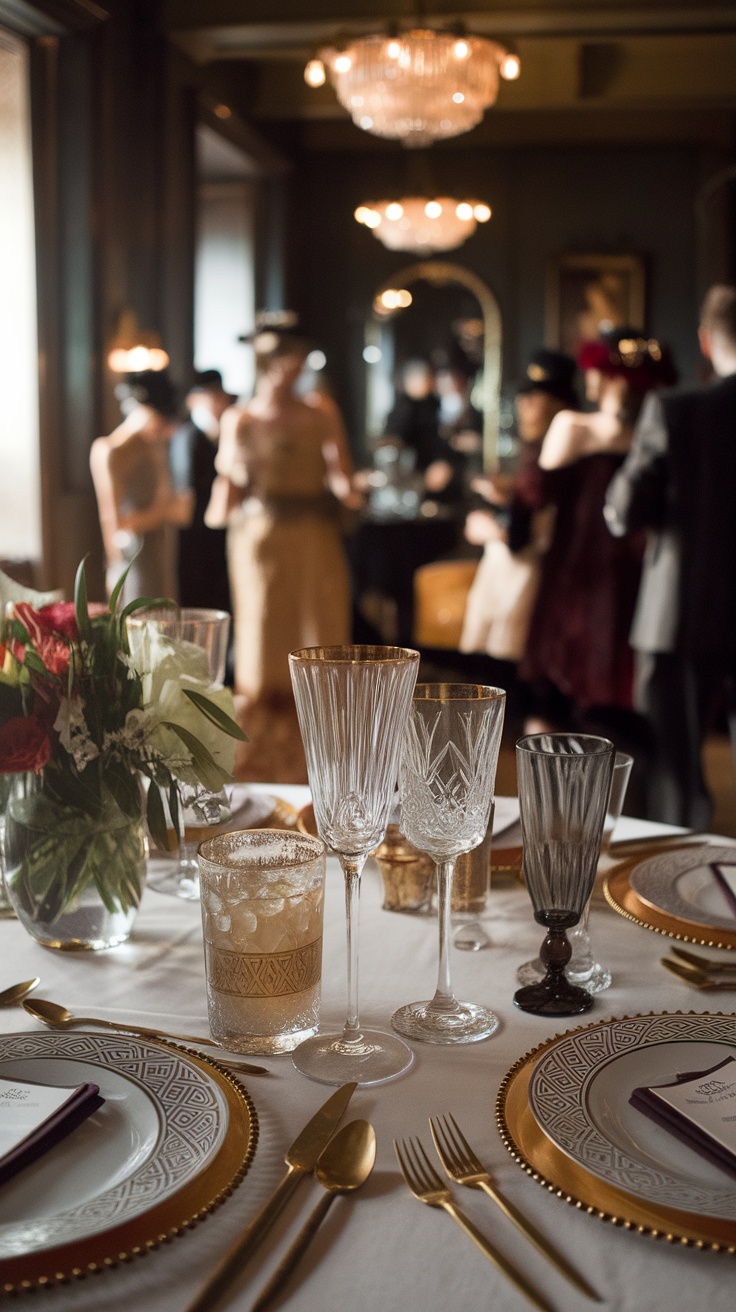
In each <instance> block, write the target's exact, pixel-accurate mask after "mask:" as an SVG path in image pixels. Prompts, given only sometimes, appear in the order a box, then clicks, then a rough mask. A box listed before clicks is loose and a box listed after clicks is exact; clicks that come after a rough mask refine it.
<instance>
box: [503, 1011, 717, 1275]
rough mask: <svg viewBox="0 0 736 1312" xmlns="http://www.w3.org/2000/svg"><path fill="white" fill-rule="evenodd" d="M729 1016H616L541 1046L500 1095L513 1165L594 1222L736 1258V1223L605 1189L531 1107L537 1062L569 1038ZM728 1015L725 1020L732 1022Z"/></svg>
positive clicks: (510, 1074) (513, 1070)
mask: <svg viewBox="0 0 736 1312" xmlns="http://www.w3.org/2000/svg"><path fill="white" fill-rule="evenodd" d="M724 1014H725V1013H723V1012H705V1013H704V1012H698V1011H675V1012H654V1011H650V1012H646V1013H638V1014H636V1015H634V1016H611V1017H607V1018H606V1019H605V1020H601V1021H596V1022H594V1023H593V1024H592V1025H578V1026H577V1027H576V1028H575V1029H572V1030H567V1031H565V1033H563V1034H556V1035H555V1036H554V1038H552V1039H547V1040H546V1041H545V1042H544V1043H540V1044H538V1046H537V1047H536V1048H532V1049H531V1051H529V1052H527V1053H526V1054H525V1055H524V1056H523V1057H520V1058H519V1060H518V1061H517V1062H515V1064H514V1065H513V1066H512V1067H511V1070H510V1071H509V1072H508V1074H507V1075H506V1076H505V1077H504V1080H503V1082H502V1084H501V1087H500V1089H499V1091H498V1097H497V1099H496V1124H497V1126H498V1131H499V1134H500V1135H501V1139H502V1140H503V1143H504V1146H505V1147H506V1148H507V1149H508V1151H509V1153H510V1154H511V1156H512V1157H513V1159H514V1161H515V1162H516V1163H517V1164H518V1165H519V1166H520V1167H521V1168H522V1170H523V1171H525V1172H526V1174H527V1175H530V1176H531V1178H532V1179H533V1180H535V1181H536V1182H537V1184H540V1185H541V1186H542V1188H544V1189H547V1190H548V1191H549V1192H550V1193H554V1194H556V1195H557V1197H558V1198H562V1199H564V1201H565V1202H566V1203H569V1204H570V1206H571V1207H577V1208H578V1209H579V1210H581V1211H585V1212H587V1214H588V1215H589V1216H595V1217H597V1218H598V1220H600V1221H607V1222H609V1223H610V1224H612V1225H616V1226H619V1227H621V1228H622V1229H624V1230H635V1231H636V1232H637V1233H638V1234H641V1235H647V1236H648V1237H649V1238H651V1239H662V1240H664V1241H665V1242H666V1243H668V1244H681V1245H682V1246H683V1247H687V1248H698V1249H703V1250H706V1249H707V1250H709V1251H713V1252H724V1253H736V1221H720V1220H718V1219H717V1218H715V1217H703V1216H698V1215H697V1214H695V1213H691V1212H677V1211H675V1210H674V1209H672V1208H667V1207H657V1206H655V1205H654V1204H652V1203H649V1202H647V1201H646V1200H645V1199H640V1198H636V1197H635V1196H634V1195H632V1194H627V1193H625V1192H624V1191H623V1190H622V1189H616V1188H614V1186H613V1185H609V1184H606V1183H605V1181H603V1180H600V1179H599V1178H598V1176H595V1175H592V1174H591V1172H590V1171H587V1170H586V1169H585V1168H584V1167H583V1166H580V1165H579V1164H578V1163H577V1162H574V1161H573V1160H572V1158H570V1157H568V1156H567V1155H566V1154H565V1153H563V1152H562V1150H561V1149H560V1148H558V1147H557V1146H556V1144H554V1143H553V1142H552V1140H551V1139H550V1138H549V1137H548V1136H547V1135H546V1134H545V1133H544V1131H543V1130H542V1129H541V1127H540V1126H539V1125H538V1124H537V1121H536V1120H535V1118H534V1114H533V1112H532V1110H531V1107H530V1106H529V1082H530V1080H531V1076H532V1071H533V1070H534V1067H535V1065H536V1062H537V1060H538V1059H539V1057H541V1056H542V1055H543V1054H544V1053H546V1052H549V1050H550V1048H553V1047H554V1046H555V1044H557V1043H559V1042H560V1041H561V1040H562V1039H565V1038H567V1037H568V1036H569V1035H570V1034H580V1033H582V1032H583V1031H584V1030H595V1029H599V1028H601V1027H603V1026H604V1025H613V1024H617V1023H619V1022H620V1021H625V1020H642V1019H645V1017H646V1016H696V1017H698V1018H700V1019H703V1020H710V1019H712V1018H713V1017H714V1016H724ZM725 1015H726V1019H731V1020H732V1019H733V1017H732V1016H728V1015H727V1014H725Z"/></svg>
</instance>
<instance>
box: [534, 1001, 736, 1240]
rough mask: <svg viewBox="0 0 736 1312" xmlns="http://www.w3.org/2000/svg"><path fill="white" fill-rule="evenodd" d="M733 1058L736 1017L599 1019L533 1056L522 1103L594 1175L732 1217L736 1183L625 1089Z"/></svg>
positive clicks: (689, 1208) (672, 1203)
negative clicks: (638, 1104)
mask: <svg viewBox="0 0 736 1312" xmlns="http://www.w3.org/2000/svg"><path fill="white" fill-rule="evenodd" d="M724 1047H725V1048H726V1049H727V1050H729V1051H730V1052H731V1053H732V1055H733V1056H734V1057H736V1017H723V1018H718V1017H713V1016H709V1017H708V1018H707V1019H703V1018H702V1017H698V1018H694V1017H691V1016H671V1015H669V1014H666V1013H665V1014H664V1015H659V1016H657V1015H655V1016H648V1017H636V1018H633V1019H630V1020H603V1021H600V1022H599V1023H598V1024H597V1025H593V1026H590V1027H586V1028H585V1029H583V1030H582V1031H580V1032H573V1033H571V1034H567V1035H565V1036H564V1037H563V1038H560V1039H558V1040H557V1042H556V1043H554V1044H552V1046H551V1047H550V1048H549V1049H548V1050H547V1052H546V1053H545V1054H544V1056H542V1057H540V1059H539V1060H538V1062H537V1063H536V1066H535V1068H534V1072H533V1075H532V1077H531V1081H530V1084H529V1106H530V1107H531V1110H532V1113H533V1115H534V1117H535V1119H536V1121H537V1123H538V1125H539V1127H540V1129H541V1130H542V1131H543V1132H544V1134H546V1135H547V1137H548V1138H549V1139H551V1140H552V1142H553V1143H554V1144H555V1145H556V1147H557V1148H559V1149H560V1150H561V1151H562V1152H564V1153H565V1154H566V1155H567V1156H568V1157H570V1158H572V1160H573V1161H575V1162H577V1163H579V1165H581V1166H583V1167H584V1168H585V1169H586V1170H588V1171H589V1172H590V1173H591V1175H594V1176H596V1177H597V1178H598V1179H599V1180H603V1181H605V1182H606V1183H607V1184H610V1185H612V1186H614V1187H615V1188H618V1189H621V1190H623V1191H624V1192H625V1193H628V1194H632V1195H635V1196H636V1197H638V1198H641V1199H644V1200H646V1201H648V1202H655V1203H661V1204H662V1205H664V1206H667V1207H669V1208H671V1209H673V1210H680V1211H685V1212H697V1213H699V1214H702V1215H703V1216H711V1217H716V1218H719V1219H720V1220H723V1221H732V1222H734V1223H736V1181H734V1180H733V1178H731V1177H729V1176H727V1175H726V1174H724V1172H723V1171H721V1170H719V1168H718V1167H716V1166H714V1165H712V1164H711V1163H709V1162H707V1161H705V1160H704V1159H703V1158H702V1157H700V1156H699V1155H698V1154H697V1153H695V1152H694V1151H693V1150H692V1149H690V1148H688V1147H686V1146H685V1145H683V1144H682V1143H681V1141H680V1140H679V1139H677V1138H675V1137H674V1136H673V1135H672V1134H670V1133H669V1131H667V1130H666V1129H664V1128H663V1127H662V1126H660V1125H657V1124H655V1123H654V1122H652V1121H651V1120H649V1118H648V1117H645V1116H644V1115H643V1114H642V1113H641V1112H640V1111H638V1110H636V1109H634V1108H632V1107H631V1106H630V1104H629V1095H630V1093H631V1091H632V1090H633V1089H634V1088H636V1087H638V1086H639V1085H644V1084H656V1083H664V1082H666V1081H669V1080H671V1079H673V1078H674V1077H675V1074H679V1073H680V1072H684V1071H693V1070H706V1069H708V1068H709V1067H710V1066H713V1065H715V1064H716V1062H718V1061H719V1060H721V1059H722V1054H723V1049H724Z"/></svg>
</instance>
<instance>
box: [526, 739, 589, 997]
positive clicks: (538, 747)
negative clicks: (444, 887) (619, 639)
mask: <svg viewBox="0 0 736 1312" xmlns="http://www.w3.org/2000/svg"><path fill="white" fill-rule="evenodd" d="M613 758H614V746H613V743H612V742H610V741H609V739H608V738H598V737H594V736H593V735H591V734H566V733H547V734H534V735H532V736H530V737H527V738H522V739H520V741H519V742H518V743H517V745H516V765H517V773H518V779H519V807H520V812H521V833H522V840H523V848H524V882H525V883H526V887H527V890H528V892H529V896H530V897H531V900H532V905H533V907H534V918H535V920H537V921H538V923H539V924H541V925H545V926H546V928H547V937H546V939H545V941H544V943H543V944H542V949H541V952H540V957H541V962H542V965H543V967H544V969H545V975H544V978H543V979H542V980H541V981H540V982H538V983H534V984H528V985H526V986H525V987H524V988H521V989H519V990H518V991H517V992H516V993H515V994H514V1002H515V1003H516V1005H517V1007H520V1008H521V1009H522V1010H523V1011H530V1012H532V1013H533V1014H535V1015H542V1016H574V1015H578V1014H579V1013H581V1012H584V1011H588V1010H589V1009H590V1007H591V1006H592V1005H593V995H592V994H591V993H589V992H588V991H587V990H586V989H584V988H580V987H578V986H577V985H574V984H571V983H570V981H569V980H568V978H567V976H566V973H565V971H566V968H567V966H568V963H569V961H570V957H571V954H572V949H571V947H570V943H569V941H568V938H567V930H568V929H572V928H573V926H574V925H577V923H578V921H579V920H580V918H581V916H582V914H583V911H584V909H585V906H586V904H587V902H588V900H589V898H590V895H591V893H592V891H593V884H594V882H595V873H596V867H597V864H598V857H599V854H600V846H601V837H602V834H603V822H604V820H605V815H606V809H607V805H608V798H609V795H610V791H611V776H612V773H613Z"/></svg>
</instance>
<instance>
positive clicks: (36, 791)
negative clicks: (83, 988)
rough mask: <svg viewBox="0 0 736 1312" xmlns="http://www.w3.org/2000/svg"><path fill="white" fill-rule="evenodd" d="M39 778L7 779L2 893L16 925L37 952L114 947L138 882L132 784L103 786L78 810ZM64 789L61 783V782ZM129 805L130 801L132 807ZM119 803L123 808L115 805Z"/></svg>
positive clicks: (131, 911) (139, 843)
mask: <svg viewBox="0 0 736 1312" xmlns="http://www.w3.org/2000/svg"><path fill="white" fill-rule="evenodd" d="M60 773H61V772H58V771H57V772H56V778H55V779H51V780H50V779H48V778H46V777H45V775H44V773H41V774H37V775H34V774H22V775H15V776H13V780H12V784H11V790H10V798H9V801H8V806H7V812H6V820H5V886H6V890H7V894H8V897H9V899H10V902H11V904H12V906H13V908H14V910H15V913H16V915H17V917H18V919H19V921H20V922H21V924H22V925H23V926H24V927H25V929H27V930H28V932H29V934H31V935H32V936H33V937H34V938H35V939H36V940H37V941H38V942H39V943H41V944H42V945H43V946H44V947H48V948H58V949H61V950H65V951H80V950H84V949H87V950H91V951H99V950H101V949H103V948H112V947H116V946H117V945H118V944H120V943H124V942H125V941H126V939H127V938H128V937H129V935H130V931H131V929H132V927H133V922H134V920H135V917H136V914H137V911H138V905H139V903H140V899H141V894H142V891H143V884H144V881H145V874H146V839H145V830H144V824H143V812H142V806H141V794H140V791H139V788H138V784H137V780H135V779H133V778H132V777H130V778H129V779H127V780H125V787H124V788H123V789H122V790H121V787H120V778H119V777H118V779H117V780H116V790H115V793H113V792H112V791H111V789H110V788H109V787H107V786H106V784H105V779H104V776H103V778H102V779H101V780H97V784H98V787H96V788H95V789H93V790H92V794H91V795H90V796H87V797H86V798H85V802H86V806H85V808H84V809H83V808H82V807H81V806H79V805H75V804H74V802H73V801H72V800H62V798H61V796H60V792H61V790H62V789H63V790H64V791H65V792H67V793H69V794H72V795H73V793H74V790H75V786H78V780H74V781H73V782H72V787H71V788H67V786H66V783H64V782H60V780H59V775H60ZM62 780H64V781H68V776H64V775H62ZM136 799H137V800H136ZM121 802H122V803H123V804H121Z"/></svg>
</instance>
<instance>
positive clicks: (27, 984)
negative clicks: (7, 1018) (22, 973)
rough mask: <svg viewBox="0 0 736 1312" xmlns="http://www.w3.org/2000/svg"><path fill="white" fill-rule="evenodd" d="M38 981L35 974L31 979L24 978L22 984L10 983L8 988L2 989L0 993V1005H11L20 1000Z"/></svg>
mask: <svg viewBox="0 0 736 1312" xmlns="http://www.w3.org/2000/svg"><path fill="white" fill-rule="evenodd" d="M40 983H41V981H40V979H39V978H38V975H36V976H34V978H33V979H24V980H23V983H22V984H11V985H10V988H9V989H3V990H2V992H1V993H0V1007H12V1006H14V1005H15V1003H16V1002H22V1001H23V999H24V998H26V997H28V994H29V993H32V992H33V990H34V989H37V988H38V986H39V984H40Z"/></svg>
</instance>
